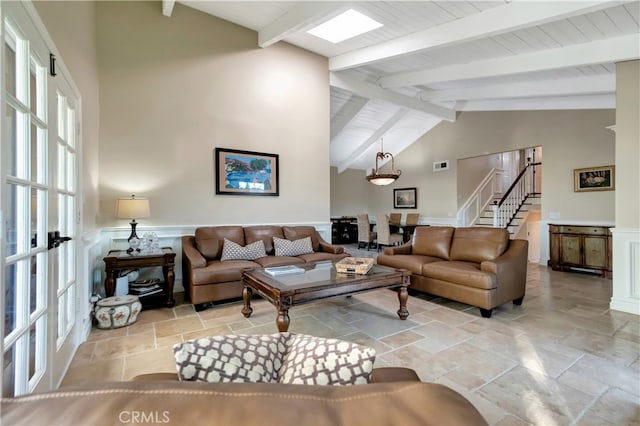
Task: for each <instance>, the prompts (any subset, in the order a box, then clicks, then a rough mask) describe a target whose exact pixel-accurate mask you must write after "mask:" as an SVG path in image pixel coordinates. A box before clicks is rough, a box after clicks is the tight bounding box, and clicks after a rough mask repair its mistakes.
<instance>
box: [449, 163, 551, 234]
mask: <svg viewBox="0 0 640 426" xmlns="http://www.w3.org/2000/svg"><path fill="white" fill-rule="evenodd" d="M539 165H541V163H529V164H527V166H526V167H525V168H524V169H523V170H522V171H521V172H520V174H519V175H518V177H517V178H516V179H515V180H514V181H513V183H511V186H509V189H507V190H506V191H504V193H502V192H501V191H500V189H499V188H500V186H499V185H496V182H497V181H498V177H499V173H498V172H497V171H496V170H495V169H494V170H492V171H491V172H490V173H489V174H488V175H487V177H486V178H485V179H484V180H483V181H482V182H481V183H480V185H479V186H478V188H477V189H476V191H475V192H474V194H473V195H472V196H471V197H470V198H469V200H467V202H466V203H465V204H464V206H463V207H462V208H461V209H460V211H459V212H458V226H489V227H496V228H505V229H507V231H508V232H509V234H510V235H511V238H514V237H515V236H516V235H517V234H518V232H519V231H520V228H521V227H522V225H523V224H524V223H525V222H526V221H527V217H528V216H529V214H530V212H531V211H533V210H539V209H540V201H541V198H540V197H541V194H540V193H537V192H535V189H534V188H535V186H532V185H531V183H532V182H533V179H534V173H535V167H536V166H539Z"/></svg>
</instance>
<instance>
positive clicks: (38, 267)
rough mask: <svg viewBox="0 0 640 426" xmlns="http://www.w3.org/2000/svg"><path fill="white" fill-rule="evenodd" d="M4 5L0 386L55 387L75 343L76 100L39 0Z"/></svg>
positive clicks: (7, 392) (14, 390)
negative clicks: (53, 53)
mask: <svg viewBox="0 0 640 426" xmlns="http://www.w3.org/2000/svg"><path fill="white" fill-rule="evenodd" d="M29 6H30V8H29ZM1 7H2V9H1V10H0V12H1V13H0V16H1V17H2V41H3V43H2V56H1V59H0V64H1V65H2V67H1V68H2V76H3V77H2V117H3V118H4V120H2V122H1V123H0V129H1V135H2V154H1V156H0V160H1V164H2V187H1V188H0V194H1V197H0V207H1V212H2V219H3V220H2V229H3V233H2V245H1V247H2V248H1V253H2V256H0V259H1V260H0V262H1V263H0V266H2V270H3V273H2V275H0V289H1V291H2V293H1V294H2V296H3V297H2V300H3V303H2V311H1V312H2V315H3V317H4V323H3V326H2V337H3V339H2V346H1V348H2V366H3V368H2V372H3V376H2V384H1V388H2V395H3V396H18V395H23V394H27V393H31V392H34V391H44V390H49V389H52V388H55V387H56V386H57V384H58V383H59V381H60V379H61V377H62V374H63V372H64V368H65V367H66V366H67V365H68V363H69V361H70V359H71V357H72V356H73V350H74V349H75V348H74V346H73V345H74V342H73V339H71V338H70V336H72V333H73V331H74V326H75V325H76V315H77V312H78V309H77V306H78V303H77V279H76V269H77V268H76V240H77V235H78V230H77V224H78V222H79V214H78V203H77V176H78V173H77V167H78V164H77V158H78V153H77V150H78V135H79V122H78V117H79V100H78V96H77V95H76V94H75V91H74V90H73V89H72V83H70V82H69V80H67V78H66V77H65V76H64V75H63V74H62V75H61V74H60V70H57V71H56V72H57V74H58V75H57V76H55V77H54V76H53V75H52V74H54V72H53V69H52V64H51V61H50V59H51V58H50V53H49V52H50V49H49V47H48V46H47V42H46V40H47V37H48V36H45V35H43V33H42V29H41V28H42V25H41V24H40V25H38V22H39V20H38V18H37V15H35V17H34V14H35V10H34V9H33V6H32V5H30V4H24V3H22V2H3V4H2V6H1Z"/></svg>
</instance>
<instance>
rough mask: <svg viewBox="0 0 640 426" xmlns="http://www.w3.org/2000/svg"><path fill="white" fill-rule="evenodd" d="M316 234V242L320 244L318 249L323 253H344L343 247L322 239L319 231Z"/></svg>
mask: <svg viewBox="0 0 640 426" xmlns="http://www.w3.org/2000/svg"><path fill="white" fill-rule="evenodd" d="M316 235H317V236H318V243H319V244H320V251H322V252H325V253H333V254H342V253H344V247H342V246H335V245H333V244H329V243H328V242H326V241H325V240H323V239H322V237H321V236H320V234H319V233H316Z"/></svg>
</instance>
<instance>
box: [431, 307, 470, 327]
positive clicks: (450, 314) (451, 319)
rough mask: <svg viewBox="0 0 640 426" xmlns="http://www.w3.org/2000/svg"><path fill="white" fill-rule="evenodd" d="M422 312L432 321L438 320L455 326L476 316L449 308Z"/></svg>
mask: <svg viewBox="0 0 640 426" xmlns="http://www.w3.org/2000/svg"><path fill="white" fill-rule="evenodd" d="M423 314H424V316H426V317H428V318H431V319H432V320H434V321H440V322H441V323H444V324H448V325H451V326H457V325H460V324H464V323H467V322H471V321H474V320H475V319H476V317H475V316H473V315H471V314H467V313H464V312H458V311H456V310H453V309H449V308H438V309H434V310H432V311H429V312H425V313H423Z"/></svg>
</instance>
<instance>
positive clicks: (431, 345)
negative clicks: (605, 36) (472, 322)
mask: <svg viewBox="0 0 640 426" xmlns="http://www.w3.org/2000/svg"><path fill="white" fill-rule="evenodd" d="M413 331H415V332H416V333H418V334H422V335H423V336H425V337H426V338H425V339H422V340H420V341H419V342H416V343H415V346H418V347H420V348H422V349H424V350H426V351H427V352H430V353H432V354H434V353H437V352H440V351H442V350H444V349H447V348H449V347H451V346H454V345H457V344H458V343H461V342H464V341H465V340H469V339H471V338H472V337H473V334H471V333H467V332H466V331H464V330H461V329H459V328H455V327H450V326H448V325H447V324H443V323H441V322H439V321H433V322H430V323H428V324H425V325H421V326H419V327H415V328H414V329H413Z"/></svg>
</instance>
